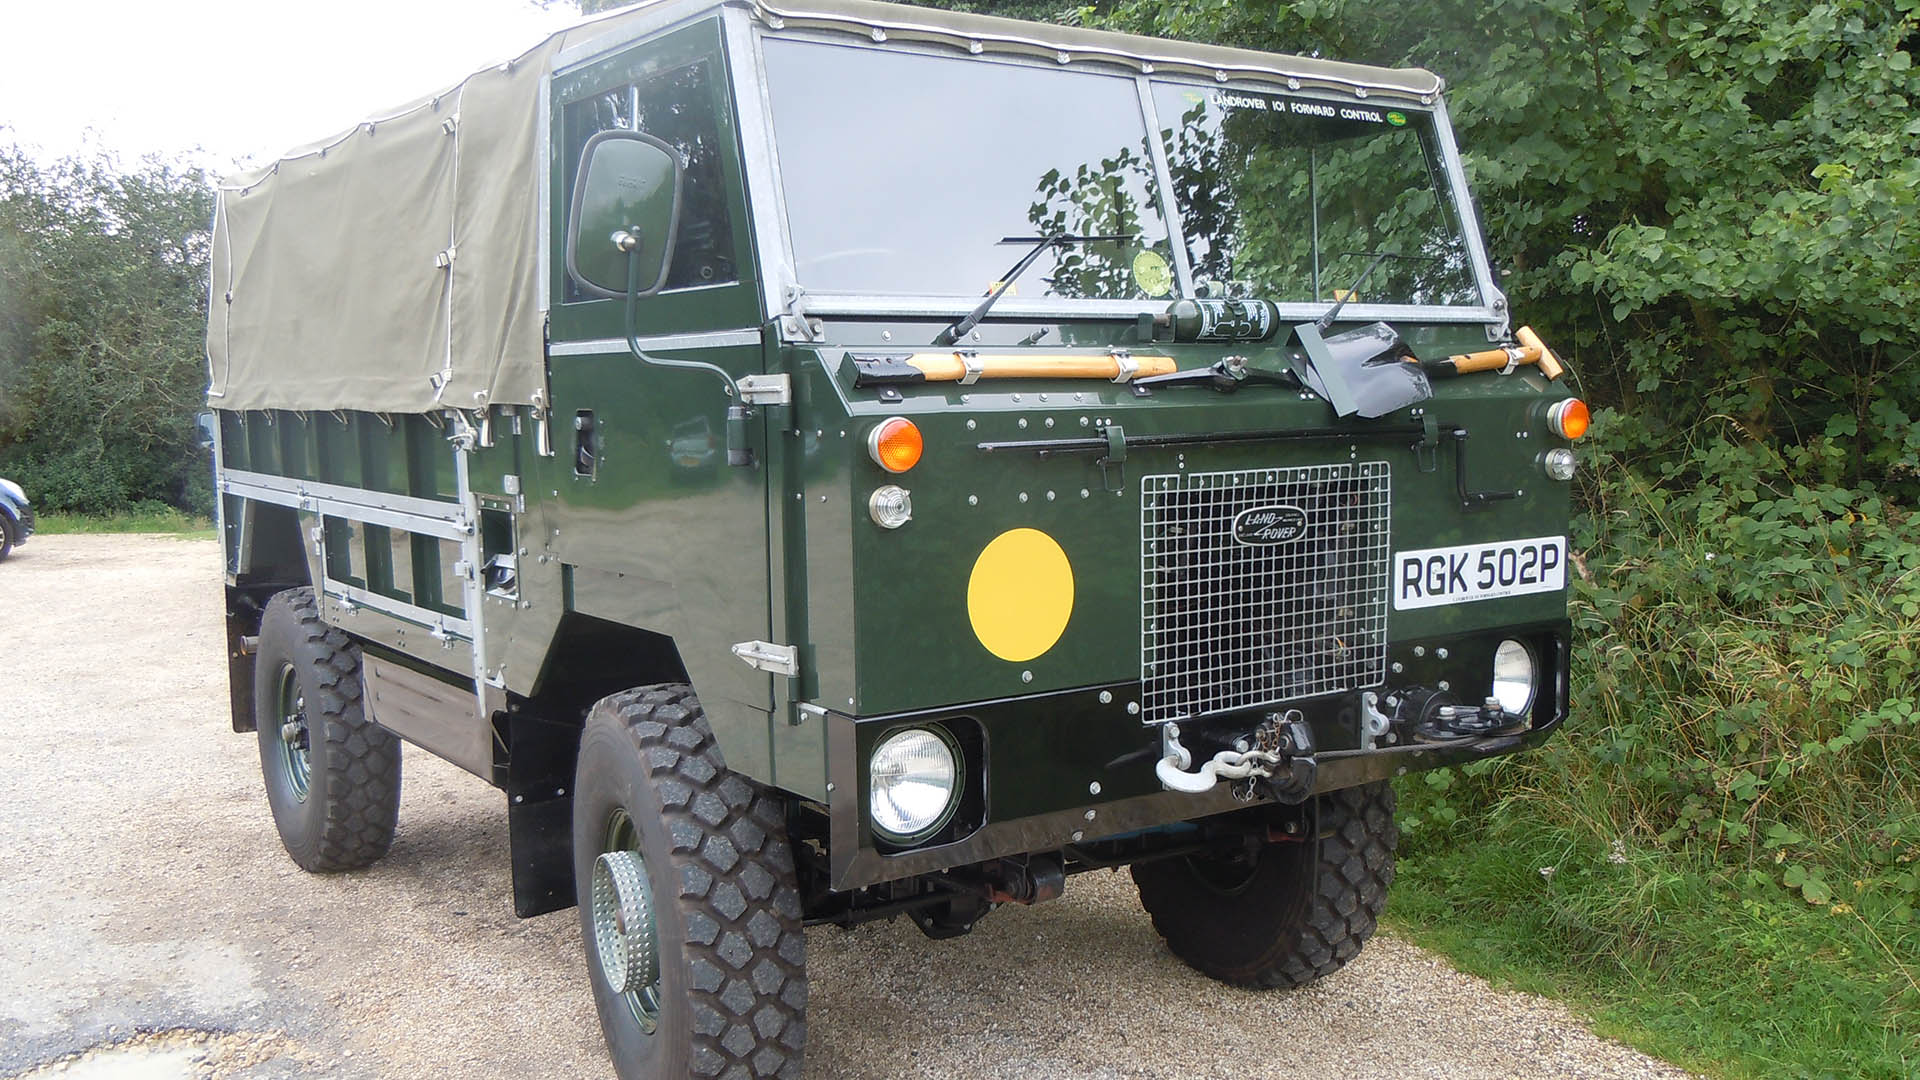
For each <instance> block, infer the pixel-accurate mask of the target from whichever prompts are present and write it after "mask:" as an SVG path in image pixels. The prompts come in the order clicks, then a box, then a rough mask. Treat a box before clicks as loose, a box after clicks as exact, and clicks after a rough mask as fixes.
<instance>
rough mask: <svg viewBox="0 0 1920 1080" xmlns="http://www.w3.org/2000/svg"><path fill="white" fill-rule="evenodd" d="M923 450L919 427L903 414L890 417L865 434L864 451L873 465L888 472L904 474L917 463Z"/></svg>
mask: <svg viewBox="0 0 1920 1080" xmlns="http://www.w3.org/2000/svg"><path fill="white" fill-rule="evenodd" d="M924 449H926V444H925V443H924V442H923V441H922V440H921V438H920V429H919V428H918V427H916V426H914V423H913V421H911V420H909V419H907V418H906V417H904V416H889V417H887V418H886V419H885V420H882V421H880V423H878V424H877V425H875V426H874V429H873V430H872V431H870V432H868V433H867V453H868V454H869V455H871V456H872V458H873V463H874V464H875V465H878V466H880V467H881V468H883V469H885V470H887V471H888V472H890V473H903V472H906V471H907V470H908V469H911V468H913V467H914V466H915V465H918V464H920V452H921V451H922V450H924Z"/></svg>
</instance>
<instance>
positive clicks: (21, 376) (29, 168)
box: [0, 147, 213, 513]
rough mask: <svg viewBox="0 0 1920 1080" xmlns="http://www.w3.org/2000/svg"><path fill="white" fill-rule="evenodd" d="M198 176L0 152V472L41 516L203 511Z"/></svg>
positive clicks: (209, 208)
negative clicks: (134, 509)
mask: <svg viewBox="0 0 1920 1080" xmlns="http://www.w3.org/2000/svg"><path fill="white" fill-rule="evenodd" d="M212 217H213V200H212V194H211V191H210V190H209V188H208V185H207V183H206V180H205V178H204V177H203V176H201V175H200V174H199V173H198V172H197V171H194V170H191V169H186V168H183V167H181V166H178V165H173V164H169V163H166V162H162V161H157V160H148V161H144V162H142V163H141V164H140V165H138V166H136V167H134V168H132V169H123V168H121V167H120V166H119V164H118V163H117V162H115V161H114V160H113V159H112V158H111V157H109V156H107V155H104V154H101V155H96V156H93V157H90V158H68V159H66V160H63V161H60V162H58V163H55V164H52V165H42V164H39V163H37V162H35V161H34V160H33V159H32V158H31V157H29V156H28V155H27V154H26V153H25V152H24V151H22V150H20V149H19V148H18V147H6V148H0V475H5V476H7V477H8V478H9V479H12V480H14V481H16V482H18V483H20V484H22V485H24V486H25V487H26V488H27V490H28V491H29V493H31V495H32V496H33V498H34V499H35V501H36V502H37V503H39V504H40V505H42V506H43V507H45V508H47V509H51V510H56V511H77V512H84V513H107V512H113V511H120V510H125V509H127V508H129V507H131V506H133V505H134V504H136V503H141V502H164V503H168V504H171V505H174V506H179V507H184V508H189V509H194V510H199V511H203V512H204V511H205V510H206V509H208V508H209V507H210V506H211V496H210V485H209V481H208V475H207V467H206V464H205V456H204V455H203V454H202V453H201V452H200V450H199V447H198V439H197V435H196V433H195V431H196V429H195V424H194V419H193V418H194V414H195V413H196V412H197V411H198V410H199V408H200V406H201V401H202V395H203V393H204V391H205V388H206V364H205V362H204V359H203V357H204V356H205V351H204V349H203V346H202V342H203V340H204V336H205V332H206V310H207V297H206V288H207V244H208V239H209V236H208V224H209V222H210V221H211V220H212Z"/></svg>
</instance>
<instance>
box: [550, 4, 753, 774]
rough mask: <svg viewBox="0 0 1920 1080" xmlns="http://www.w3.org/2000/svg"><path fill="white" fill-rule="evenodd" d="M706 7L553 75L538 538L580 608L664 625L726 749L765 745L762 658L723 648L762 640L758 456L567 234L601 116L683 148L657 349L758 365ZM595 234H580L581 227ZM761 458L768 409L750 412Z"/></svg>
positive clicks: (748, 273)
mask: <svg viewBox="0 0 1920 1080" xmlns="http://www.w3.org/2000/svg"><path fill="white" fill-rule="evenodd" d="M723 50H724V46H723V43H722V40H721V34H720V27H719V22H718V20H717V19H716V20H710V21H707V22H701V23H696V24H694V25H692V26H688V27H684V28H681V29H677V30H674V31H671V32H668V33H666V34H663V35H661V36H658V37H655V38H653V39H650V40H647V41H644V42H641V43H637V44H635V45H633V46H631V47H629V48H626V49H624V50H620V51H617V52H614V53H612V54H610V55H608V56H607V57H605V58H603V59H600V60H596V61H593V62H591V63H589V64H587V65H585V66H583V67H580V68H578V69H575V70H571V71H565V72H562V73H560V74H559V75H557V76H556V77H555V81H554V87H553V114H552V130H553V172H552V180H551V182H552V190H553V199H552V207H551V213H552V215H553V216H552V219H551V226H552V227H551V229H550V232H551V235H552V237H553V247H552V249H551V251H550V262H551V265H552V267H553V273H552V277H551V281H550V288H551V289H552V292H551V308H550V317H549V335H548V336H549V339H550V340H549V344H548V361H547V365H548V379H549V386H550V388H551V391H552V402H553V423H552V443H553V451H554V454H553V456H552V457H550V458H547V459H545V464H546V467H547V473H546V478H545V484H544V486H545V488H546V490H545V491H541V492H539V495H541V496H547V497H550V498H552V500H553V503H554V507H553V513H552V514H551V515H550V517H549V521H548V528H547V533H548V535H547V537H546V538H545V540H546V549H547V551H548V552H549V553H550V554H551V555H552V556H553V557H556V558H558V559H559V560H560V561H561V562H562V564H563V565H565V566H566V567H568V570H567V573H568V575H569V577H570V580H571V589H570V594H569V596H570V599H569V605H570V607H571V609H572V610H574V611H577V612H580V613H583V614H587V615H592V616H595V617H598V618H602V619H609V620H612V621H615V622H618V623H622V624H624V625H628V626H637V627H640V628H643V629H646V630H651V631H655V632H658V633H661V634H664V635H667V636H669V637H671V638H672V639H673V642H674V645H675V647H676V648H677V650H678V652H679V656H680V660H681V662H682V663H683V664H684V665H685V667H686V670H687V674H688V675H689V677H690V678H691V679H692V680H693V683H694V686H695V689H696V690H698V692H699V693H700V696H701V703H702V705H703V706H705V708H706V710H707V713H708V715H709V718H710V720H711V722H712V723H713V726H714V728H715V731H716V733H718V734H720V735H721V739H722V744H723V746H725V747H726V748H727V752H728V764H729V766H731V767H732V768H735V769H737V770H739V771H742V772H745V773H747V774H749V775H765V772H764V763H763V762H759V761H754V760H736V759H737V758H741V757H743V756H744V755H745V752H744V751H742V750H739V749H736V747H739V746H740V745H741V741H739V740H736V739H732V738H729V737H728V732H727V731H725V730H723V729H724V728H732V729H734V730H738V725H750V726H752V727H753V728H754V729H755V730H757V731H758V732H759V733H760V734H759V739H758V740H757V742H756V743H755V745H757V746H758V747H759V748H760V749H759V750H758V751H757V753H759V754H762V755H763V754H764V753H765V741H766V737H765V732H766V730H767V728H766V722H767V717H768V715H769V714H770V711H771V709H772V707H773V688H772V676H770V675H768V674H766V673H765V672H761V671H757V670H755V669H753V668H751V667H749V666H747V665H746V664H745V663H743V662H742V661H741V660H739V659H738V658H737V657H735V656H734V655H733V653H732V650H731V646H732V645H733V644H734V643H736V642H741V641H752V640H769V639H770V632H769V623H770V614H769V593H768V559H767V511H766V471H765V469H764V468H763V467H762V466H761V465H760V464H755V465H754V466H752V467H740V466H729V465H728V464H727V453H726V449H727V448H726V408H727V405H728V403H729V399H728V397H727V395H726V391H725V387H724V384H723V382H722V381H721V380H720V379H719V378H718V377H716V376H715V375H713V374H712V373H710V372H701V371H687V370H675V369H667V368H659V367H649V366H646V365H643V364H642V363H641V362H640V361H639V360H638V359H636V358H635V357H634V356H633V355H632V353H631V352H629V350H628V348H627V343H626V340H625V336H624V334H625V329H624V306H625V301H624V300H607V299H596V298H592V297H590V296H588V295H586V294H585V293H584V292H582V291H581V290H580V289H578V288H577V287H576V286H575V285H574V283H573V282H571V281H570V280H569V279H568V277H567V274H566V269H565V258H564V242H565V240H564V238H565V234H566V214H567V208H568V203H569V197H570V194H571V192H572V190H573V184H574V180H575V174H576V170H577V166H578V163H579V157H580V150H581V148H582V147H583V146H584V144H585V143H586V141H587V139H588V138H590V137H591V136H593V135H594V134H596V133H598V132H600V131H605V130H608V129H612V128H626V129H630V130H639V131H644V132H646V133H648V134H650V135H653V136H655V137H657V138H660V139H662V140H664V141H666V142H667V143H669V144H670V145H672V146H674V147H676V148H677V149H678V150H679V151H680V153H681V154H682V156H683V159H684V162H685V175H684V183H683V188H682V190H683V193H684V197H683V202H682V204H681V210H680V224H679V233H678V241H677V243H676V245H675V248H674V254H673V259H672V262H671V263H670V265H669V267H668V270H667V278H666V285H665V287H664V288H663V289H662V290H661V291H660V292H659V293H658V294H656V295H654V296H650V297H646V298H643V299H642V300H641V301H640V302H639V309H638V320H637V322H638V334H639V337H640V340H641V345H642V347H643V348H645V349H646V350H647V351H648V352H649V353H650V354H653V355H656V356H660V357H667V358H673V359H687V360H702V361H706V362H708V363H713V364H717V365H719V366H721V367H723V368H725V369H726V370H727V371H728V372H729V373H731V374H733V375H735V376H736V377H737V376H740V375H747V374H755V373H761V372H764V371H765V350H764V349H763V347H762V335H761V330H760V327H761V324H762V323H763V321H764V319H763V316H762V313H761V302H760V298H759V287H758V283H757V281H756V280H755V271H754V263H753V256H752V251H753V248H752V242H751V241H752V238H751V236H750V235H749V229H748V217H747V211H746V202H745V197H744V194H745V187H744V183H743V180H742V174H741V163H740V160H739V141H738V137H737V135H736V133H735V121H734V110H733V103H732V99H731V95H730V93H729V88H728V85H727V65H726V63H725V58H724V53H723ZM585 242H587V240H586V239H585V238H583V239H582V243H585ZM750 427H751V430H750V432H749V440H750V441H751V442H752V443H753V449H754V456H755V461H756V462H757V463H758V462H764V461H765V457H766V454H765V450H766V434H765V421H764V410H761V411H760V412H759V413H758V414H757V415H756V420H755V421H754V423H753V424H752V425H751V426H750Z"/></svg>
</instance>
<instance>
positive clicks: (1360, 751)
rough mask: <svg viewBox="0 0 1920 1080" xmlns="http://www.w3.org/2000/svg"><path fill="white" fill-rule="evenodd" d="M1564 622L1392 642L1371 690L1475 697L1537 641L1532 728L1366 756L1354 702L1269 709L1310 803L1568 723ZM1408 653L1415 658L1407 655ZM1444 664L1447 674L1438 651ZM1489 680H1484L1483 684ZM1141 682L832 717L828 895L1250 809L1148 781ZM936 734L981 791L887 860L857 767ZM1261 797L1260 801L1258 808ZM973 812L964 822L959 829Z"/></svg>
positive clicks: (1225, 790)
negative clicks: (1495, 656)
mask: <svg viewBox="0 0 1920 1080" xmlns="http://www.w3.org/2000/svg"><path fill="white" fill-rule="evenodd" d="M1569 629H1570V628H1569V626H1568V624H1567V623H1566V622H1564V621H1562V622H1559V623H1554V624H1542V625H1536V626H1531V627H1509V628H1503V629H1500V630H1495V631H1485V632H1479V633H1475V634H1469V635H1460V636H1458V637H1454V638H1433V639H1427V640H1426V641H1423V642H1420V643H1411V642H1409V643H1405V644H1403V645H1397V646H1396V647H1395V650H1394V655H1395V656H1396V657H1404V659H1401V660H1399V662H1398V663H1397V664H1396V668H1395V670H1396V673H1397V674H1396V676H1395V678H1394V679H1390V680H1389V682H1388V684H1387V685H1386V686H1385V687H1381V688H1375V689H1378V690H1392V689H1397V688H1398V685H1400V684H1397V683H1396V682H1395V679H1401V680H1405V682H1406V684H1409V685H1410V684H1411V683H1412V682H1413V681H1415V680H1422V681H1433V680H1436V679H1437V678H1438V677H1444V676H1445V675H1448V674H1451V676H1452V678H1450V679H1448V681H1449V682H1454V683H1456V684H1457V685H1458V687H1459V690H1460V692H1461V696H1462V697H1463V698H1465V699H1466V700H1477V698H1476V696H1475V691H1476V690H1477V689H1478V687H1477V685H1476V684H1472V683H1470V682H1469V681H1468V680H1470V679H1471V678H1472V677H1473V676H1472V675H1471V674H1470V671H1471V669H1472V668H1473V667H1474V666H1476V665H1479V664H1480V663H1481V658H1482V657H1483V655H1484V654H1487V653H1490V651H1491V648H1492V645H1493V644H1494V643H1496V642H1497V641H1498V640H1499V639H1501V638H1502V637H1506V636H1523V637H1526V638H1528V639H1529V640H1530V641H1532V642H1533V643H1535V648H1536V655H1537V656H1538V657H1539V660H1540V664H1541V670H1540V672H1539V685H1538V690H1537V692H1536V698H1535V701H1534V704H1533V707H1532V709H1531V711H1530V713H1529V717H1528V719H1529V726H1528V727H1527V728H1526V729H1525V730H1522V731H1519V732H1514V733H1509V734H1501V735H1492V736H1486V737H1480V738H1471V739H1461V740H1456V741H1450V742H1445V743H1417V742H1409V741H1407V740H1405V739H1404V738H1403V739H1401V740H1400V741H1399V743H1398V744H1397V745H1380V746H1378V747H1377V748H1374V749H1367V748H1365V747H1364V746H1363V745H1361V741H1360V738H1359V737H1358V736H1357V735H1356V736H1355V737H1354V738H1353V739H1352V740H1351V742H1350V744H1349V745H1344V746H1343V745H1341V742H1340V736H1341V733H1342V732H1343V731H1346V730H1350V729H1351V728H1352V725H1353V715H1352V714H1353V711H1354V707H1355V704H1356V702H1355V699H1356V698H1357V696H1358V693H1357V692H1350V693H1346V694H1340V695H1329V696H1328V697H1326V698H1322V699H1316V700H1312V701H1304V702H1289V703H1287V704H1286V705H1284V706H1274V707H1268V708H1267V709H1266V710H1264V712H1271V711H1273V710H1274V708H1300V709H1301V710H1302V711H1303V712H1304V713H1306V715H1307V716H1308V718H1309V719H1310V720H1311V722H1312V725H1313V727H1314V729H1315V732H1316V745H1317V746H1320V747H1326V749H1320V750H1318V751H1317V752H1316V753H1315V754H1314V755H1313V759H1314V763H1315V767H1314V770H1313V780H1312V786H1311V789H1310V791H1309V792H1308V794H1309V795H1318V794H1321V793H1324V792H1328V791H1335V790H1339V789H1341V788H1347V787H1353V786H1356V785H1359V784H1367V783H1373V782H1376V781H1381V780H1390V779H1392V778H1394V777H1397V776H1403V775H1405V774H1407V773H1410V772H1418V771H1422V770H1426V769H1437V768H1441V767H1444V766H1450V765H1462V764H1466V763H1468V762H1472V761H1478V760H1482V759H1485V758H1490V757H1497V756H1500V755H1504V754H1511V753H1515V752H1517V751H1521V750H1526V749H1530V748H1532V747H1534V746H1538V745H1539V744H1540V743H1542V742H1544V741H1546V740H1547V739H1548V738H1550V737H1552V735H1553V733H1554V732H1555V731H1557V730H1559V728H1560V726H1561V725H1562V724H1563V723H1565V721H1566V718H1567V715H1568V712H1569V706H1570V701H1569V698H1570V694H1571V690H1570V681H1569V677H1568V665H1567V660H1568V651H1569ZM1416 650H1417V651H1416ZM1436 654H1438V655H1441V656H1449V655H1450V656H1452V657H1454V658H1455V662H1454V663H1453V664H1452V665H1451V668H1452V670H1449V669H1448V667H1447V666H1445V665H1441V664H1440V663H1439V662H1437V661H1436V660H1435V659H1434V657H1435V655H1436ZM1489 677H1490V676H1489ZM1138 688H1139V684H1138V683H1131V684H1119V685H1115V686H1110V687H1088V688H1084V689H1079V690H1071V691H1064V692H1060V693H1053V694H1042V695H1034V696H1030V697H1024V698H1014V699H1007V700H1002V701H996V702H978V703H973V704H969V705H965V706H958V707H953V708H946V709H932V710H922V711H917V712H914V713H907V714H899V715H894V716H887V717H876V718H862V719H856V718H853V717H847V716H842V715H838V714H834V715H831V716H830V717H829V728H828V748H827V752H828V760H829V762H830V763H831V770H830V780H831V781H832V782H831V784H830V786H829V790H828V796H827V798H828V809H829V812H830V815H831V825H830V839H831V843H830V846H829V850H830V859H829V884H830V885H831V887H832V888H834V889H838V890H845V889H853V888H858V887H861V886H866V885H873V884H878V883H880V882H885V881H897V880H901V879H904V878H910V877H915V876H918V875H921V874H927V873H932V872H936V871H940V870H946V869H951V868H954V867H962V866H971V865H974V864H976V863H980V862H984V861H987V860H990V859H996V858H1003V857H1007V856H1013V855H1021V854H1030V853H1037V852H1051V851H1058V850H1060V849H1061V848H1063V847H1066V846H1068V845H1072V844H1079V843H1091V842H1093V841H1097V840H1100V839H1102V838H1106V837H1113V836H1118V835H1121V834H1125V833H1132V832H1137V831H1140V830H1145V829H1153V828H1158V827H1162V826H1167V825H1173V824H1177V823H1180V822H1187V821H1194V820H1198V819H1200V818H1204V817H1209V816H1211V815H1214V814H1220V813H1224V812H1227V811H1231V810H1237V809H1242V808H1244V807H1246V806H1248V805H1249V802H1247V801H1243V800H1242V799H1239V798H1236V797H1235V795H1234V794H1233V791H1232V786H1233V785H1231V784H1227V783H1221V784H1219V785H1217V786H1216V787H1214V788H1213V789H1211V790H1209V791H1206V792H1203V793H1200V794H1186V793H1182V792H1174V791H1167V790H1164V789H1163V788H1162V787H1161V785H1160V783H1159V781H1158V779H1157V778H1156V777H1155V776H1154V772H1153V767H1154V764H1155V762H1156V761H1158V759H1159V757H1160V732H1159V728H1158V726H1147V725H1143V724H1141V723H1140V722H1139V718H1138V715H1137V712H1129V708H1128V706H1129V703H1131V702H1135V701H1138V697H1137V696H1132V697H1130V696H1128V695H1130V694H1137V691H1138ZM1259 718H1260V715H1259V714H1258V713H1256V714H1253V715H1245V716H1229V717H1222V718H1209V719H1207V720H1205V721H1203V722H1200V723H1194V724H1189V723H1186V722H1183V723H1182V729H1183V731H1203V730H1204V729H1206V728H1209V727H1210V728H1213V729H1214V730H1215V731H1216V732H1226V733H1232V732H1234V731H1236V730H1245V729H1248V728H1251V726H1252V725H1253V724H1254V723H1257V722H1258V720H1259ZM923 724H940V725H943V726H946V727H948V728H949V729H950V730H958V731H962V732H965V734H963V735H962V737H961V739H960V741H961V742H962V743H963V744H964V745H967V746H968V747H969V749H968V750H967V751H966V755H967V756H968V757H969V758H970V759H973V760H975V761H977V762H979V763H980V765H979V767H976V768H975V769H974V770H973V771H972V773H971V774H970V775H971V778H972V780H971V782H973V783H975V784H977V788H978V790H976V791H973V792H970V793H969V795H968V797H967V802H964V803H963V806H966V805H970V806H971V809H970V810H966V809H963V812H962V813H961V814H959V815H958V816H957V819H956V824H955V825H954V826H953V827H952V828H951V829H950V831H949V832H947V833H945V834H943V835H941V836H937V837H935V838H934V839H933V840H932V841H929V842H928V843H927V844H925V845H924V846H919V847H913V848H908V849H905V850H890V849H887V848H886V847H885V846H884V845H881V844H880V843H878V842H877V841H876V840H875V839H874V836H873V833H872V831H871V829H870V828H869V826H868V822H867V813H866V807H867V796H868V789H867V784H866V776H865V769H864V763H865V762H866V760H867V755H869V754H870V753H871V752H872V749H873V747H874V746H875V745H876V744H877V742H878V741H879V739H880V738H882V737H884V736H885V735H886V734H887V733H889V732H891V731H894V730H897V729H899V728H902V727H910V726H916V725H923ZM1264 798H1265V796H1256V797H1255V800H1256V801H1259V800H1261V799H1264ZM969 813H971V814H972V818H971V820H969V817H968V815H969Z"/></svg>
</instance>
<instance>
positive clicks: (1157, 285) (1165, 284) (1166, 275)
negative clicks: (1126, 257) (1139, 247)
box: [1133, 249, 1173, 296]
mask: <svg viewBox="0 0 1920 1080" xmlns="http://www.w3.org/2000/svg"><path fill="white" fill-rule="evenodd" d="M1133 280H1134V283H1135V284H1137V285H1139V286H1140V291H1141V292H1143V293H1146V294H1147V295H1148V296H1165V295H1167V294H1168V293H1169V292H1172V291H1173V272H1172V271H1170V270H1169V269H1167V260H1166V259H1164V258H1161V256H1160V253H1159V252H1157V251H1153V250H1151V249H1149V250H1147V251H1142V252H1141V253H1140V254H1138V255H1135V256H1134V257H1133Z"/></svg>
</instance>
